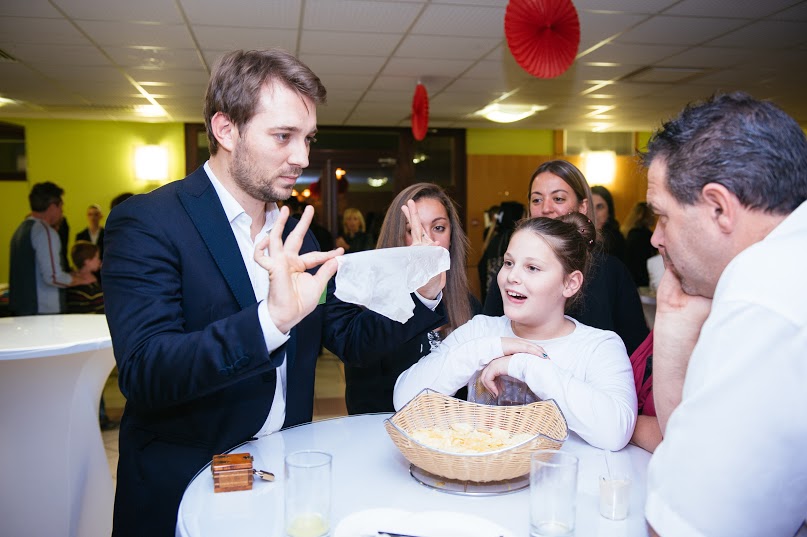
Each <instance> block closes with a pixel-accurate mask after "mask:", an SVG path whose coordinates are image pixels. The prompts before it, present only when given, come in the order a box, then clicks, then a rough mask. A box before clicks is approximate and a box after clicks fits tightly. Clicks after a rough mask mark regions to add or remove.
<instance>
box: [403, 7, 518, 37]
mask: <svg viewBox="0 0 807 537" xmlns="http://www.w3.org/2000/svg"><path fill="white" fill-rule="evenodd" d="M504 11H505V10H504V8H495V7H474V6H453V5H442V4H430V5H429V6H428V7H427V8H426V11H425V12H424V13H423V15H422V16H421V17H420V18H419V19H418V21H417V23H416V24H415V26H414V28H412V33H415V34H429V35H456V36H466V37H492V38H499V39H501V38H503V37H504Z"/></svg>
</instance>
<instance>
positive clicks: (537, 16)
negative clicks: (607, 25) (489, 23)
mask: <svg viewBox="0 0 807 537" xmlns="http://www.w3.org/2000/svg"><path fill="white" fill-rule="evenodd" d="M504 35H505V37H506V38H507V46H508V47H510V52H511V53H512V54H513V58H515V60H516V61H517V62H518V64H519V65H520V66H521V67H523V68H524V70H525V71H527V72H528V73H530V74H531V75H533V76H537V77H539V78H554V77H556V76H560V75H562V74H563V73H564V72H566V70H567V69H568V68H569V66H571V65H572V62H574V58H575V56H577V48H578V47H579V46H580V19H579V18H578V17H577V10H576V9H575V7H574V4H572V2H571V0H510V3H509V4H507V10H506V11H505V13H504Z"/></svg>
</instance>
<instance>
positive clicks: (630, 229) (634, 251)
mask: <svg viewBox="0 0 807 537" xmlns="http://www.w3.org/2000/svg"><path fill="white" fill-rule="evenodd" d="M655 223H656V216H655V215H654V214H653V211H652V210H651V209H650V207H649V206H648V205H647V202H646V201H640V202H639V203H637V204H636V205H634V206H633V209H631V212H630V214H629V215H628V218H626V219H625V224H624V225H623V226H622V232H623V233H624V234H625V236H626V237H627V241H626V248H625V264H626V265H627V266H628V270H629V271H630V274H631V276H633V281H634V282H635V283H636V286H637V287H647V286H648V285H650V275H649V274H648V271H647V260H648V259H650V258H651V257H653V256H654V255H656V254H657V253H658V250H656V249H655V248H654V247H653V245H652V244H650V237H652V236H653V230H652V227H653V225H655Z"/></svg>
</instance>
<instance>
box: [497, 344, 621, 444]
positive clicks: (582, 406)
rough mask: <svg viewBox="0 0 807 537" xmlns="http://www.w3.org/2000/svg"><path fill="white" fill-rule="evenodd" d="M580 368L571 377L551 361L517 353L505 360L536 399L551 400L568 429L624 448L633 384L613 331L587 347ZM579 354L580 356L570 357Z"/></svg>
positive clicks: (583, 351)
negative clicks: (585, 361)
mask: <svg viewBox="0 0 807 537" xmlns="http://www.w3.org/2000/svg"><path fill="white" fill-rule="evenodd" d="M581 351H582V353H585V354H586V355H587V356H588V358H587V363H586V366H585V372H584V373H583V374H581V373H580V372H579V371H578V372H577V374H579V375H580V376H575V374H573V372H572V371H571V370H569V369H563V368H561V367H559V366H558V364H557V363H556V362H555V361H553V360H552V353H551V352H549V359H548V360H541V359H534V358H533V359H531V358H530V357H528V356H526V355H523V354H519V355H515V356H513V358H512V359H511V360H510V367H509V370H508V371H509V374H510V376H512V377H515V378H518V379H520V380H523V381H524V382H526V383H527V385H528V386H529V387H530V389H531V390H532V391H533V392H534V393H535V394H536V395H537V396H538V397H540V398H541V399H554V400H555V402H556V403H557V404H558V406H559V407H560V409H561V411H562V412H563V415H564V416H565V417H566V422H567V423H568V425H569V429H571V430H572V431H574V432H576V433H577V434H579V435H580V437H581V438H583V440H585V441H586V442H588V443H589V444H591V445H592V446H595V447H599V448H602V449H610V450H612V451H618V450H620V449H622V448H623V447H625V445H626V444H627V443H628V441H629V440H630V438H631V434H633V429H634V426H635V424H636V413H637V411H636V407H637V404H636V388H635V386H634V384H633V370H632V368H631V365H630V361H629V360H628V356H627V354H626V353H625V347H624V345H623V344H622V342H621V341H619V338H618V337H617V336H616V335H615V334H611V335H610V337H609V338H608V339H607V340H605V341H602V342H600V343H599V344H596V345H594V346H592V347H588V348H575V349H572V350H570V352H581ZM580 358H583V357H582V356H578V357H575V359H580Z"/></svg>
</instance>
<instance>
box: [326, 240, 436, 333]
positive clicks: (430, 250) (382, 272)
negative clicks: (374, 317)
mask: <svg viewBox="0 0 807 537" xmlns="http://www.w3.org/2000/svg"><path fill="white" fill-rule="evenodd" d="M337 261H338V263H339V270H338V271H337V272H336V292H335V294H336V298H338V299H339V300H341V301H343V302H350V303H351V304H359V305H361V306H366V307H367V308H368V309H371V310H373V311H375V312H376V313H380V314H381V315H384V316H385V317H389V318H390V319H392V320H394V321H398V322H399V323H405V322H406V321H407V320H409V318H411V317H412V315H413V312H414V310H415V303H414V302H413V301H412V297H410V296H409V294H410V293H412V292H413V291H415V290H417V289H419V288H420V287H423V286H424V285H425V284H426V283H427V282H428V281H429V280H430V279H432V278H433V277H434V276H436V275H437V274H440V273H441V272H444V271H446V270H448V269H449V268H450V267H451V258H450V256H449V254H448V250H446V249H445V248H443V247H441V246H405V247H401V248H382V249H380V250H367V251H364V252H356V253H353V254H350V255H343V256H341V257H338V258H337Z"/></svg>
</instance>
